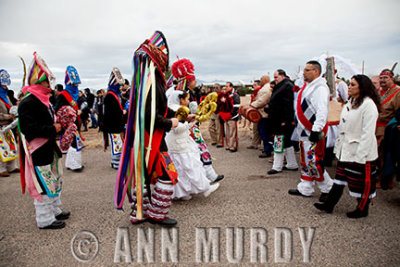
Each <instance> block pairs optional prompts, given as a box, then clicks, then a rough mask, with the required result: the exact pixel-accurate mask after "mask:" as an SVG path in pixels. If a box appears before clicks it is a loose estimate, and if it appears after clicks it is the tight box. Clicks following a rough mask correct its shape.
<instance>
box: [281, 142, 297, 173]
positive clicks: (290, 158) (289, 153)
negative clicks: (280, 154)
mask: <svg viewBox="0 0 400 267" xmlns="http://www.w3.org/2000/svg"><path fill="white" fill-rule="evenodd" d="M284 154H285V156H286V161H287V164H286V168H287V169H288V170H298V168H299V165H297V161H296V156H295V154H294V148H293V146H291V147H288V148H285V149H284Z"/></svg>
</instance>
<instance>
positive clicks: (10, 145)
mask: <svg viewBox="0 0 400 267" xmlns="http://www.w3.org/2000/svg"><path fill="white" fill-rule="evenodd" d="M1 128H2V127H1ZM0 158H1V161H2V162H7V161H11V160H14V159H16V158H18V152H17V145H16V142H15V138H14V134H13V132H12V131H11V130H10V131H7V132H4V133H3V132H0Z"/></svg>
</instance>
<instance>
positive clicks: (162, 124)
mask: <svg viewBox="0 0 400 267" xmlns="http://www.w3.org/2000/svg"><path fill="white" fill-rule="evenodd" d="M156 78H157V83H156V117H155V122H154V129H157V128H159V129H162V130H164V131H165V132H169V131H170V130H171V128H172V121H171V120H170V118H173V117H175V111H173V110H172V109H170V108H168V99H167V96H166V95H165V91H166V88H165V86H164V85H163V82H162V80H161V78H160V77H159V75H156ZM131 104H132V103H131ZM150 114H151V94H149V95H148V96H147V101H146V115H145V116H146V125H145V127H146V131H147V132H150ZM165 114H166V117H165V118H164V115H165ZM165 132H164V135H163V138H162V140H161V145H160V151H168V148H167V144H166V143H165V140H164V138H165Z"/></svg>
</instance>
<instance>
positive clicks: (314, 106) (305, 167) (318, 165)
mask: <svg viewBox="0 0 400 267" xmlns="http://www.w3.org/2000/svg"><path fill="white" fill-rule="evenodd" d="M320 75H321V65H320V64H319V63H318V61H309V62H307V64H306V66H305V68H304V71H303V76H304V81H305V82H306V83H307V84H306V86H305V87H304V89H302V90H301V91H300V92H299V95H298V98H297V110H296V119H297V122H298V124H297V128H296V130H297V133H298V136H299V140H300V147H301V154H300V158H301V162H302V168H301V178H300V180H301V182H300V183H299V184H298V185H297V188H296V189H290V190H289V192H288V193H289V194H291V195H298V196H304V197H311V196H312V195H313V193H314V184H315V182H317V185H318V187H319V189H320V190H321V193H322V194H321V197H320V200H321V201H323V200H324V199H325V198H326V196H327V195H328V192H329V190H330V189H331V187H332V184H333V182H332V179H331V178H330V176H329V174H328V173H327V172H326V170H325V169H324V166H323V158H324V150H325V136H326V132H327V128H328V127H327V121H328V110H329V88H328V86H327V85H326V80H325V79H324V78H322V77H320Z"/></svg>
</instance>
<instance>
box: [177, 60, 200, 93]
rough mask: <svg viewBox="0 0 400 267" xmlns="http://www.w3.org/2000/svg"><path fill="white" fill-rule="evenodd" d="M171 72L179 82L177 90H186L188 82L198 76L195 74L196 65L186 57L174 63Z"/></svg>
mask: <svg viewBox="0 0 400 267" xmlns="http://www.w3.org/2000/svg"><path fill="white" fill-rule="evenodd" d="M171 72H172V75H173V76H174V77H175V79H176V81H177V82H178V85H177V88H176V89H177V90H184V89H185V87H186V84H188V83H189V82H191V81H193V80H194V79H196V76H194V65H193V63H192V62H190V60H189V59H186V58H183V59H180V60H178V61H176V62H175V63H174V64H172V67H171Z"/></svg>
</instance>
